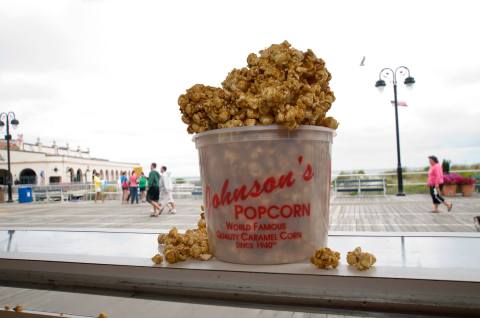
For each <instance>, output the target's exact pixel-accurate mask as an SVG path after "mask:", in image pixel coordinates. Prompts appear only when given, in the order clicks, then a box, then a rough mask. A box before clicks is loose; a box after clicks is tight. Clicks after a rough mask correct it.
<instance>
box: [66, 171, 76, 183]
mask: <svg viewBox="0 0 480 318" xmlns="http://www.w3.org/2000/svg"><path fill="white" fill-rule="evenodd" d="M67 174H69V175H70V178H69V179H70V183H72V182H75V171H73V168H68V170H67Z"/></svg>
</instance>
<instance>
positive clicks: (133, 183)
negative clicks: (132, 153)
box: [130, 170, 138, 204]
mask: <svg viewBox="0 0 480 318" xmlns="http://www.w3.org/2000/svg"><path fill="white" fill-rule="evenodd" d="M133 201H135V202H136V203H137V204H138V182H137V173H136V172H135V170H134V171H132V175H131V176H130V204H133Z"/></svg>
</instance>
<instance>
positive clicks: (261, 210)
mask: <svg viewBox="0 0 480 318" xmlns="http://www.w3.org/2000/svg"><path fill="white" fill-rule="evenodd" d="M266 213H267V208H266V207H264V206H263V205H261V206H259V207H258V218H259V219H261V218H262V216H263V215H264V214H266Z"/></svg>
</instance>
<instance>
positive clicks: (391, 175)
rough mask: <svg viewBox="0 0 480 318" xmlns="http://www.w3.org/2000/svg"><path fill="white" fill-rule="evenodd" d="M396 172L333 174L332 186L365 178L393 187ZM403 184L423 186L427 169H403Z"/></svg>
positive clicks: (453, 171) (474, 173) (478, 172)
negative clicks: (342, 181) (338, 182)
mask: <svg viewBox="0 0 480 318" xmlns="http://www.w3.org/2000/svg"><path fill="white" fill-rule="evenodd" d="M450 173H458V174H461V173H471V174H473V175H480V170H478V169H472V170H451V171H450ZM396 176H397V173H396V172H386V173H372V174H362V173H360V174H338V175H334V178H333V180H332V187H333V188H334V189H335V183H336V182H337V180H342V179H343V180H353V181H358V182H359V181H360V180H365V179H367V180H368V179H381V178H384V179H385V180H386V186H387V188H394V187H396V186H397V183H396V180H397V179H396ZM403 177H404V179H403V185H404V186H405V187H408V186H424V185H426V184H427V177H428V171H405V172H403ZM412 179H413V180H412Z"/></svg>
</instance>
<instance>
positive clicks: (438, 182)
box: [428, 156, 453, 213]
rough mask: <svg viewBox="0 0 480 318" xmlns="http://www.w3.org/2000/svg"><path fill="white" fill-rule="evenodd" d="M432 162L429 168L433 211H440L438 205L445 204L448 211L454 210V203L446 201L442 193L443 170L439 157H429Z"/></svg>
mask: <svg viewBox="0 0 480 318" xmlns="http://www.w3.org/2000/svg"><path fill="white" fill-rule="evenodd" d="M428 161H429V162H430V169H429V170H428V186H429V188H430V195H431V196H432V201H433V210H432V213H439V212H440V211H439V210H438V206H439V205H440V204H445V206H446V207H447V209H448V212H450V211H451V210H452V207H453V203H449V202H448V201H446V200H445V199H444V198H443V197H442V196H441V195H440V193H441V191H442V188H443V171H442V166H441V165H440V164H439V163H438V159H437V157H435V156H430V157H428Z"/></svg>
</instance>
